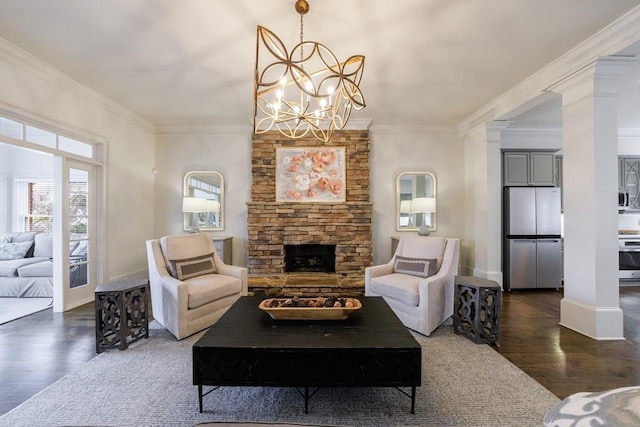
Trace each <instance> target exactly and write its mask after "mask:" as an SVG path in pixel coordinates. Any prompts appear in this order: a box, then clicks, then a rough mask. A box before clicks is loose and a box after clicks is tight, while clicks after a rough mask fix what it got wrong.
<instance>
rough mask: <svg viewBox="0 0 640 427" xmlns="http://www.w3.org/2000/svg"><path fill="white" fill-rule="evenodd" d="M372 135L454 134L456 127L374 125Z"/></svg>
mask: <svg viewBox="0 0 640 427" xmlns="http://www.w3.org/2000/svg"><path fill="white" fill-rule="evenodd" d="M369 131H370V132H371V135H425V134H427V135H453V136H456V134H457V133H456V127H455V126H447V125H403V124H398V125H389V124H384V125H372V126H371V127H370V128H369Z"/></svg>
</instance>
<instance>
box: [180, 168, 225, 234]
mask: <svg viewBox="0 0 640 427" xmlns="http://www.w3.org/2000/svg"><path fill="white" fill-rule="evenodd" d="M194 175H215V176H217V177H218V179H219V180H220V211H219V214H218V215H219V217H218V225H217V226H216V227H198V230H199V231H217V230H224V217H225V215H224V206H225V200H224V177H223V176H222V174H221V173H220V172H217V171H190V172H187V173H186V174H185V175H184V178H183V180H182V197H183V198H184V197H190V196H193V193H192V192H191V191H190V187H189V179H190V178H191V177H193V176H194ZM180 206H182V201H180ZM190 215H191V213H188V212H182V222H183V229H184V231H193V227H191V221H190V220H189V219H190V218H189V216H190Z"/></svg>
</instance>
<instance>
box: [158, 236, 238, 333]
mask: <svg viewBox="0 0 640 427" xmlns="http://www.w3.org/2000/svg"><path fill="white" fill-rule="evenodd" d="M147 258H148V261H149V283H150V287H151V308H152V311H153V317H154V319H156V320H157V321H158V322H160V323H161V324H162V325H163V326H164V327H165V328H167V329H168V330H169V332H171V333H172V334H173V335H174V336H175V337H176V338H177V339H182V338H185V337H188V336H189V335H192V334H194V333H196V332H198V331H201V330H202V329H205V328H208V327H209V326H211V325H212V324H214V323H215V322H216V321H217V320H218V319H219V318H220V316H222V314H223V313H224V312H225V311H226V310H227V309H228V308H229V307H230V306H231V305H232V304H233V303H234V302H235V301H236V300H237V299H238V298H239V297H240V296H241V295H247V269H246V268H244V267H236V266H232V265H227V264H224V262H223V261H222V259H220V257H219V256H218V253H217V252H216V250H215V247H214V245H213V240H212V239H211V238H210V237H209V236H207V235H206V234H204V233H197V234H185V235H178V236H165V237H162V238H160V239H152V240H147Z"/></svg>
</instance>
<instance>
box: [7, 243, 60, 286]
mask: <svg viewBox="0 0 640 427" xmlns="http://www.w3.org/2000/svg"><path fill="white" fill-rule="evenodd" d="M36 237H37V239H36ZM20 255H22V256H20ZM52 257H53V244H52V241H51V234H49V233H36V232H32V231H26V232H11V233H4V234H0V297H20V298H22V297H53V262H52V261H51V259H52ZM7 258H10V259H7Z"/></svg>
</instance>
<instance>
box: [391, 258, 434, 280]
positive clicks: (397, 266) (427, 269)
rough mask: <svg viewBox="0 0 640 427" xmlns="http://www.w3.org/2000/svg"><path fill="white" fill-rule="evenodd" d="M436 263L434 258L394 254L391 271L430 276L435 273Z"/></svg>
mask: <svg viewBox="0 0 640 427" xmlns="http://www.w3.org/2000/svg"><path fill="white" fill-rule="evenodd" d="M436 264H437V260H435V259H427V258H409V257H404V256H396V261H395V263H394V265H393V271H394V272H396V273H403V274H410V275H412V276H418V277H431V276H434V275H435V274H436V273H437V271H436Z"/></svg>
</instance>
